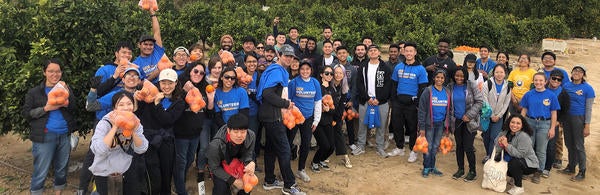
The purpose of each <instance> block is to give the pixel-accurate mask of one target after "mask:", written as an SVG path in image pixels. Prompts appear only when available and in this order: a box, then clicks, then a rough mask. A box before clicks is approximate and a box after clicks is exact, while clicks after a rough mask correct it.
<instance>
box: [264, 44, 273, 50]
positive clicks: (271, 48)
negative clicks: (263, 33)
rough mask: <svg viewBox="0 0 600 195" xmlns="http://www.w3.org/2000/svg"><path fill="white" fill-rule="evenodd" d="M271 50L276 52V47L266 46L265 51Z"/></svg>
mask: <svg viewBox="0 0 600 195" xmlns="http://www.w3.org/2000/svg"><path fill="white" fill-rule="evenodd" d="M269 50H272V51H275V47H273V46H272V45H267V46H265V51H269Z"/></svg>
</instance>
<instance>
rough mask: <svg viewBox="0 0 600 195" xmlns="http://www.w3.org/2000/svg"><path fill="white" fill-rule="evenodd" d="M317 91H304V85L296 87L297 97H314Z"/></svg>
mask: <svg viewBox="0 0 600 195" xmlns="http://www.w3.org/2000/svg"><path fill="white" fill-rule="evenodd" d="M315 94H317V92H316V91H304V87H296V97H301V98H314V97H315Z"/></svg>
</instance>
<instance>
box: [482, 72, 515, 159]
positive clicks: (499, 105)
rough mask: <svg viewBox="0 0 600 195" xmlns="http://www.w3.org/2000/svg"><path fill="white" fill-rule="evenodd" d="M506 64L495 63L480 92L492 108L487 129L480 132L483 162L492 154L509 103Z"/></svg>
mask: <svg viewBox="0 0 600 195" xmlns="http://www.w3.org/2000/svg"><path fill="white" fill-rule="evenodd" d="M506 70H507V69H506V66H504V65H502V64H497V65H496V66H495V67H494V68H493V69H492V74H491V75H492V78H490V79H489V80H488V81H486V83H485V84H484V85H483V89H482V90H481V92H482V93H483V99H484V100H485V102H487V103H488V104H489V105H490V107H491V108H492V115H491V117H490V125H489V127H488V129H487V131H485V132H483V133H482V137H483V146H484V148H485V157H484V158H483V162H484V163H485V161H487V160H488V159H489V158H490V155H491V154H492V150H493V147H494V139H496V137H498V134H499V133H500V132H501V131H502V124H504V118H505V116H506V115H505V113H506V111H507V110H508V105H509V104H510V98H511V96H512V94H511V91H510V87H508V81H506V79H505V78H506Z"/></svg>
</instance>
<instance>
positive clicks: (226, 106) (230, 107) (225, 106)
mask: <svg viewBox="0 0 600 195" xmlns="http://www.w3.org/2000/svg"><path fill="white" fill-rule="evenodd" d="M217 106H219V109H221V111H231V110H237V109H238V108H239V107H240V103H239V102H232V103H227V104H223V101H222V100H219V101H218V102H217Z"/></svg>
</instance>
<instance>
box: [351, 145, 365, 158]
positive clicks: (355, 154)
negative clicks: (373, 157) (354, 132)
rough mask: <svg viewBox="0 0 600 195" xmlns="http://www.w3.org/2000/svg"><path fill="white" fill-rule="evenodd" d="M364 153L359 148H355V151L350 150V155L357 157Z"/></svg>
mask: <svg viewBox="0 0 600 195" xmlns="http://www.w3.org/2000/svg"><path fill="white" fill-rule="evenodd" d="M363 153H365V151H364V150H363V149H361V148H360V147H356V150H352V155H354V156H358V155H361V154H363Z"/></svg>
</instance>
